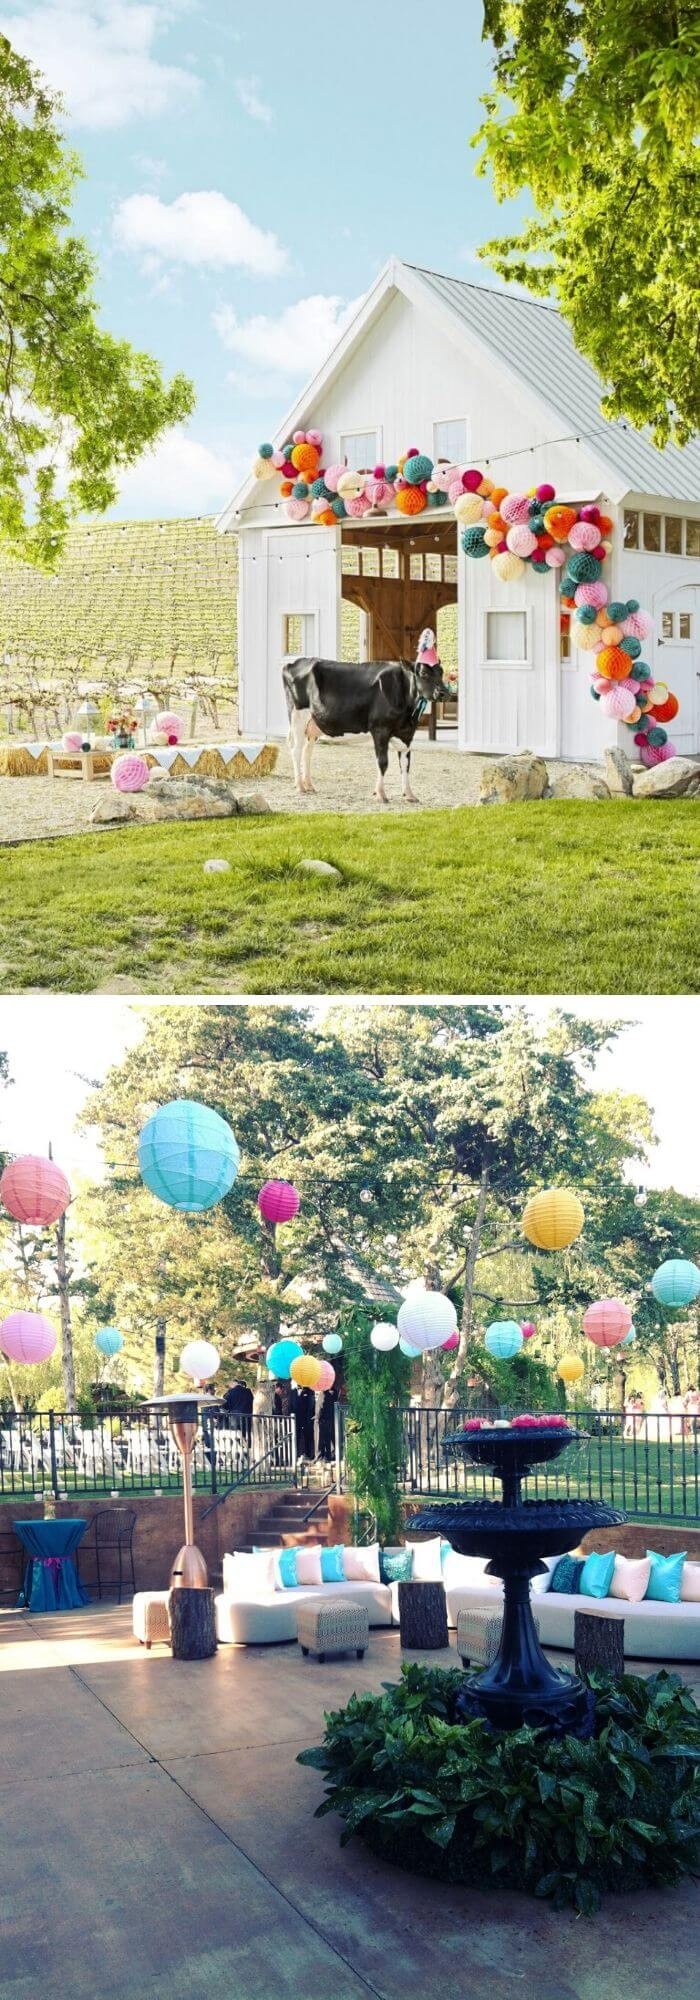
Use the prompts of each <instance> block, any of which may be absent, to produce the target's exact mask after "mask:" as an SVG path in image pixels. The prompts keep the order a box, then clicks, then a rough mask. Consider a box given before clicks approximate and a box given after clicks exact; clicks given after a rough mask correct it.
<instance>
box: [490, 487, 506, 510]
mask: <svg viewBox="0 0 700 2000" xmlns="http://www.w3.org/2000/svg"><path fill="white" fill-rule="evenodd" d="M507 492H508V488H507V486H494V488H493V492H492V494H491V496H490V497H491V499H492V501H493V504H494V507H500V504H501V501H502V500H505V497H506V494H507Z"/></svg>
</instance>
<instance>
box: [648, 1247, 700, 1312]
mask: <svg viewBox="0 0 700 2000" xmlns="http://www.w3.org/2000/svg"><path fill="white" fill-rule="evenodd" d="M651 1289H652V1292H653V1294H654V1298H655V1299H658V1301H659V1305H661V1306H689V1305H692V1302H693V1299H696V1298H697V1296H698V1293H700V1270H698V1266H697V1264H691V1262H690V1259H689V1258H688V1257H667V1258H666V1261H665V1263H663V1264H660V1265H659V1268H658V1271H655V1272H654V1276H653V1278H652V1281H651Z"/></svg>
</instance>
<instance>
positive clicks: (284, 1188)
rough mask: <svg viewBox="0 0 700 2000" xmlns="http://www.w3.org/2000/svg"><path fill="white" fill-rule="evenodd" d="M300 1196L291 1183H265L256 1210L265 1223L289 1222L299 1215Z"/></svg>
mask: <svg viewBox="0 0 700 2000" xmlns="http://www.w3.org/2000/svg"><path fill="white" fill-rule="evenodd" d="M300 1207H301V1196H300V1195H299V1194H298V1193H297V1190H296V1188H295V1187H294V1186H293V1183H292V1182H291V1181H265V1184H264V1187H261V1189H260V1193H259V1195H258V1208H259V1210H260V1214H261V1215H264V1217H265V1221H266V1222H291V1221H292V1218H293V1217H294V1216H295V1215H298V1214H299V1209H300Z"/></svg>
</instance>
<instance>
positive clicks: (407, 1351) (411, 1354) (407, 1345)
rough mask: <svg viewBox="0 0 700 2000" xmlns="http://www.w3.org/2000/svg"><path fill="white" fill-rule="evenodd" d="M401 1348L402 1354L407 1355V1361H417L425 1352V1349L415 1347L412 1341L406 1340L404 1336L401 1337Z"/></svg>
mask: <svg viewBox="0 0 700 2000" xmlns="http://www.w3.org/2000/svg"><path fill="white" fill-rule="evenodd" d="M399 1348H400V1351H401V1353H402V1354H404V1355H405V1357H406V1360H407V1361H417V1360H418V1356H419V1355H420V1354H422V1352H423V1349H422V1348H421V1347H415V1346H414V1343H413V1341H412V1340H405V1339H404V1336H403V1334H402V1335H401V1338H400V1340H399Z"/></svg>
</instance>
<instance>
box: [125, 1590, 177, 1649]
mask: <svg viewBox="0 0 700 2000" xmlns="http://www.w3.org/2000/svg"><path fill="white" fill-rule="evenodd" d="M169 1597H170V1591H169V1590H137V1591H136V1594H135V1596H134V1600H133V1603H132V1607H131V1610H132V1626H133V1633H134V1638H135V1639H138V1642H139V1645H140V1646H145V1647H146V1649H147V1651H148V1650H150V1647H151V1646H152V1645H153V1641H154V1639H155V1640H156V1643H157V1642H158V1640H161V1641H164V1642H165V1644H166V1646H169V1645H170V1619H169V1617H168V1599H169Z"/></svg>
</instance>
